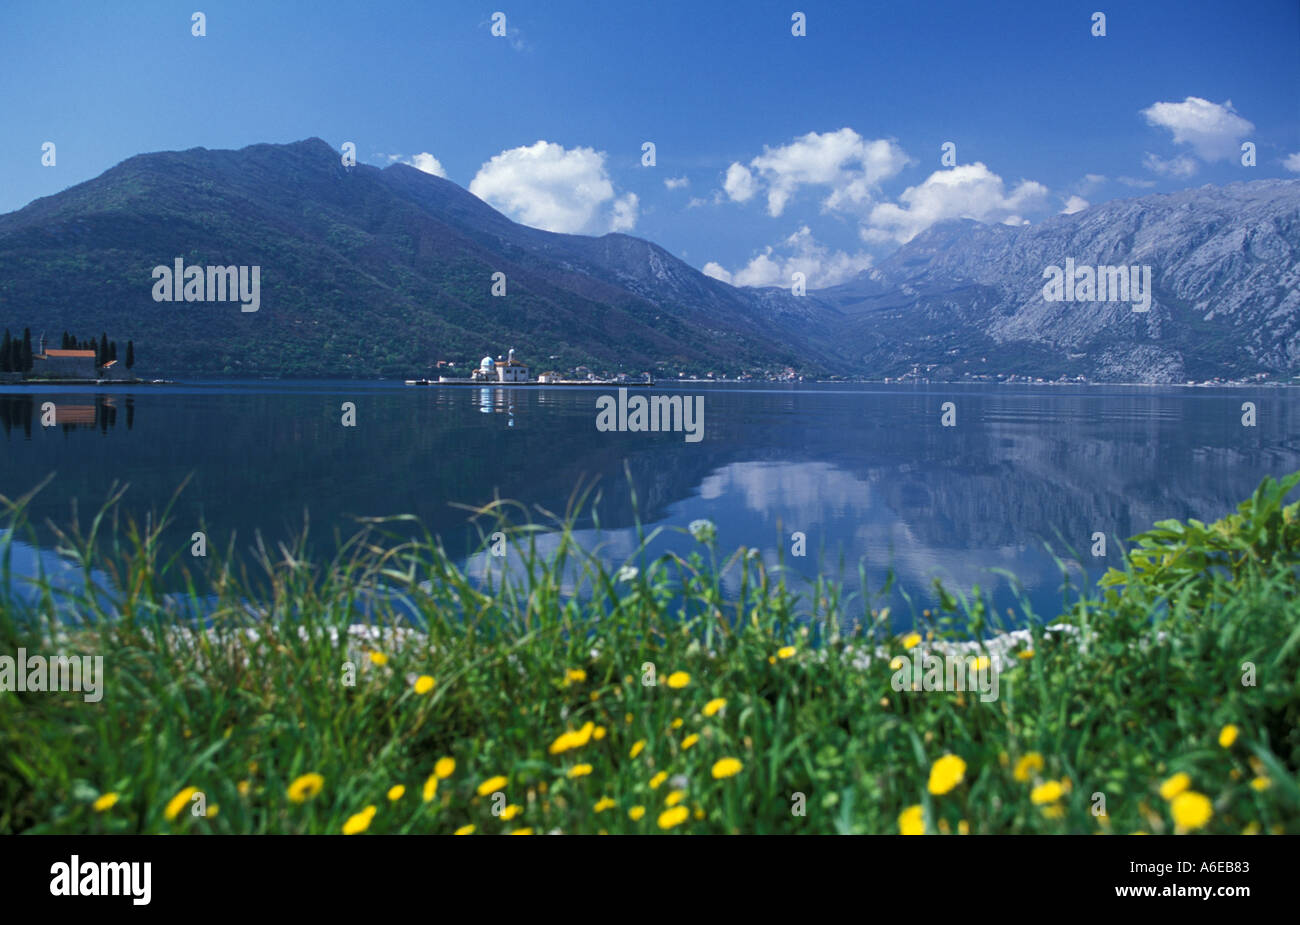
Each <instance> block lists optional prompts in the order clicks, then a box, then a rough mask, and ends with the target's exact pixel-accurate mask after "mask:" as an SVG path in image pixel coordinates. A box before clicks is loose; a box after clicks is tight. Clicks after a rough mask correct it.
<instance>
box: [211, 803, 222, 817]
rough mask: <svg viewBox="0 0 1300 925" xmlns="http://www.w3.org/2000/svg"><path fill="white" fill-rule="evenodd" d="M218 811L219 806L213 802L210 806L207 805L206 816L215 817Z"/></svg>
mask: <svg viewBox="0 0 1300 925" xmlns="http://www.w3.org/2000/svg"><path fill="white" fill-rule="evenodd" d="M219 812H221V807H220V806H218V805H217V804H216V803H213V804H212V805H211V806H209V807H208V818H209V819H215V818H217V813H219Z"/></svg>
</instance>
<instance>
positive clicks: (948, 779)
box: [930, 755, 966, 796]
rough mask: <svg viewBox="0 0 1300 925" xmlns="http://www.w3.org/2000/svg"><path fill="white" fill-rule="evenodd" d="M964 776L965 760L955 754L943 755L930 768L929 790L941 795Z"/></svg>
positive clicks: (958, 782)
mask: <svg viewBox="0 0 1300 925" xmlns="http://www.w3.org/2000/svg"><path fill="white" fill-rule="evenodd" d="M965 776H966V762H964V761H962V760H961V758H959V757H958V756H956V755H944V756H943V757H942V758H940V759H939V760H937V761H936V762H935V763H934V764H933V765H932V766H931V768H930V792H931V793H932V794H934V795H935V796H942V795H943V794H945V793H947V792H948V791H949V790H951V789H952V788H953V787H956V786H957V785H958V784H960V783H961V781H962V778H963V777H965Z"/></svg>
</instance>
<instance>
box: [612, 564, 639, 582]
mask: <svg viewBox="0 0 1300 925" xmlns="http://www.w3.org/2000/svg"><path fill="white" fill-rule="evenodd" d="M636 576H637V567H636V566H635V565H625V566H623V567H622V568H621V569H619V570H618V575H616V576H615V577H616V578H617V580H619V581H632V580H634V579H635V578H636Z"/></svg>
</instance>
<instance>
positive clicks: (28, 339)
mask: <svg viewBox="0 0 1300 925" xmlns="http://www.w3.org/2000/svg"><path fill="white" fill-rule="evenodd" d="M31 368H32V329H31V328H23V362H22V366H21V367H20V369H21V371H22V372H30V371H31Z"/></svg>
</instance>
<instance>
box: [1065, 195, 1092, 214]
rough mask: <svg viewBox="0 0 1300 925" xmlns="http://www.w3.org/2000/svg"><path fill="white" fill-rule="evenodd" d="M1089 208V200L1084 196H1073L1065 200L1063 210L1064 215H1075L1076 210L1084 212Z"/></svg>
mask: <svg viewBox="0 0 1300 925" xmlns="http://www.w3.org/2000/svg"><path fill="white" fill-rule="evenodd" d="M1086 208H1088V200H1086V199H1084V198H1083V197H1082V196H1071V197H1070V198H1069V199H1067V200H1065V208H1064V209H1062V210H1061V214H1062V215H1073V214H1074V213H1075V212H1082V211H1083V210H1084V209H1086Z"/></svg>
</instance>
